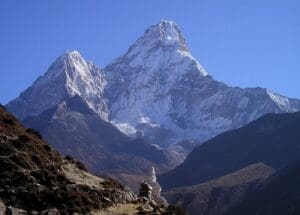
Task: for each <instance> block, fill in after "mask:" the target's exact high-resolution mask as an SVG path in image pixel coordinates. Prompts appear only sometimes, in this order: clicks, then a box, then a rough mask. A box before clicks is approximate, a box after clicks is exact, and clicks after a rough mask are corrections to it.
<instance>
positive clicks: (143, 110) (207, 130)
mask: <svg viewBox="0 0 300 215" xmlns="http://www.w3.org/2000/svg"><path fill="white" fill-rule="evenodd" d="M75 94H77V95H79V96H80V97H81V98H82V100H83V101H84V102H86V103H87V104H88V106H89V107H90V108H91V109H92V110H93V111H94V112H95V113H96V114H97V115H99V116H100V117H101V118H102V119H104V120H105V121H108V122H111V123H112V124H114V125H115V126H117V127H118V128H119V130H121V131H122V132H124V133H126V134H127V135H131V136H136V134H138V135H137V136H138V137H143V138H145V139H147V140H150V141H151V142H153V143H156V144H158V145H160V146H163V147H168V146H169V145H170V144H171V143H176V142H179V141H181V140H184V139H194V140H197V141H204V140H207V139H209V138H211V137H213V136H215V135H217V134H219V133H221V132H223V131H226V130H229V129H233V128H238V127H240V126H242V125H245V124H246V123H248V122H250V121H252V120H254V119H257V118H258V117H260V116H262V115H264V114H266V113H271V112H272V113H281V112H294V111H297V110H300V101H299V100H297V99H289V98H287V97H284V96H281V95H278V94H276V93H273V92H270V91H269V90H267V89H264V88H247V89H241V88H238V87H229V86H227V85H226V84H224V83H222V82H218V81H216V80H214V79H213V78H212V77H211V76H210V75H208V73H207V72H206V71H205V69H204V68H203V67H202V66H201V65H200V63H199V62H198V61H197V60H196V59H195V58H194V57H193V56H192V54H191V53H190V51H189V50H188V48H187V45H186V42H185V39H184V37H183V34H182V32H181V31H180V29H179V27H178V25H177V24H176V23H175V22H173V21H166V20H162V21H160V22H159V23H158V24H156V25H152V26H150V27H149V28H148V29H147V30H146V31H145V33H144V34H143V35H142V36H141V37H140V38H138V39H137V41H136V42H135V43H133V45H131V46H130V48H129V49H128V51H127V52H126V53H125V54H123V55H121V56H120V57H118V58H117V59H116V60H114V61H113V62H112V63H110V64H109V65H107V66H106V67H105V68H104V69H99V68H98V67H97V66H95V65H94V64H92V63H89V62H86V61H85V60H84V59H83V58H82V57H81V55H80V54H79V53H78V52H76V51H74V52H68V53H66V54H64V55H62V56H61V57H60V58H58V59H57V60H56V61H55V62H54V63H53V64H52V66H51V67H50V68H49V70H48V71H47V72H46V74H45V75H44V76H42V77H40V78H38V79H37V81H36V82H35V83H34V84H33V85H32V86H31V87H29V88H28V89H27V90H26V91H25V92H23V93H21V95H20V96H19V98H17V99H15V100H14V101H12V102H10V103H9V104H8V105H7V108H8V109H9V110H10V111H12V112H13V113H15V114H16V115H17V116H18V117H20V118H21V119H24V118H26V117H28V116H30V115H33V116H36V115H38V114H40V113H41V112H43V111H45V110H46V109H48V108H51V107H53V106H55V105H57V104H58V103H60V102H62V101H63V100H65V99H67V98H70V97H72V96H74V95H75Z"/></svg>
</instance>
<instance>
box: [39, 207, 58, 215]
mask: <svg viewBox="0 0 300 215" xmlns="http://www.w3.org/2000/svg"><path fill="white" fill-rule="evenodd" d="M42 215H60V212H59V211H58V210H57V209H56V208H53V209H48V210H44V211H43V212H42Z"/></svg>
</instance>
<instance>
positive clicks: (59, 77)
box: [7, 51, 107, 119]
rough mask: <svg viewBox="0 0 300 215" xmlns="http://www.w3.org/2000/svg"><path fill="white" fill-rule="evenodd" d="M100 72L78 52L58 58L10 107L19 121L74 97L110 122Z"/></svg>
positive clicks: (8, 106)
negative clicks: (76, 96)
mask: <svg viewBox="0 0 300 215" xmlns="http://www.w3.org/2000/svg"><path fill="white" fill-rule="evenodd" d="M102 76H103V75H102V74H101V70H100V69H99V68H98V67H97V66H95V65H94V64H93V63H90V62H87V61H85V60H84V59H83V58H82V56H81V54H80V53H79V52H78V51H72V52H69V51H67V52H66V53H64V54H63V55H61V56H60V57H58V58H57V59H56V60H55V61H54V63H52V65H51V66H50V67H49V69H48V70H47V72H46V73H45V74H44V75H43V76H41V77H39V78H38V79H37V80H36V81H35V82H34V83H33V85H32V86H31V87H29V88H28V89H26V90H25V91H24V92H23V93H21V94H20V96H19V97H18V98H17V99H15V100H14V101H12V102H10V103H9V104H8V105H7V108H8V109H9V110H10V111H12V112H13V113H14V114H15V115H16V116H17V117H19V118H20V119H25V118H26V117H28V116H37V115H39V114H40V113H42V112H43V111H45V110H47V109H48V108H51V107H53V106H55V105H57V104H58V103H60V102H61V101H63V100H65V99H67V98H70V97H72V96H74V95H79V96H81V97H82V98H83V99H84V100H85V101H86V102H87V104H88V105H89V107H90V108H91V109H93V110H94V111H95V112H96V113H97V114H99V115H100V116H101V117H102V118H104V119H107V110H106V105H105V103H104V101H103V97H102V91H103V88H104V85H105V80H104V78H103V77H102Z"/></svg>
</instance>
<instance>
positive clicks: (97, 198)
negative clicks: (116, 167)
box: [0, 106, 179, 215]
mask: <svg viewBox="0 0 300 215" xmlns="http://www.w3.org/2000/svg"><path fill="white" fill-rule="evenodd" d="M172 210H173V212H170V211H172ZM118 211H119V212H120V213H119V214H121V212H122V214H135V213H136V214H137V213H140V214H179V212H178V211H177V210H176V209H174V208H172V207H169V208H166V207H165V206H162V205H158V204H156V203H155V202H153V201H150V199H149V198H146V197H145V198H144V197H139V198H138V197H137V196H135V195H134V194H133V193H132V192H131V191H130V190H127V189H125V188H124V187H123V186H122V185H120V184H119V183H117V182H116V181H113V180H110V179H104V178H100V177H97V176H94V175H92V174H90V173H88V172H87V171H86V170H85V168H84V166H83V165H82V164H81V163H79V162H77V161H74V160H73V159H72V158H71V157H66V158H62V157H61V156H60V155H59V153H58V152H56V151H54V150H53V149H51V147H49V145H48V144H47V143H46V142H45V141H44V140H43V139H42V137H41V136H40V134H39V133H38V132H36V131H35V130H32V129H26V128H25V127H23V126H22V125H21V124H20V123H19V122H18V121H17V120H16V119H15V118H14V117H13V116H12V115H11V114H9V113H8V112H7V111H6V110H5V109H4V107H2V106H0V214H16V215H17V214H75V213H77V214H118ZM176 211H177V212H176Z"/></svg>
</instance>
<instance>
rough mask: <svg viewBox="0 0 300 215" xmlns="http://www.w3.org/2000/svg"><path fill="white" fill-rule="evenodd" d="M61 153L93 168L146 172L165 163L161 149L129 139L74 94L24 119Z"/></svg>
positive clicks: (104, 170) (94, 169) (164, 166)
mask: <svg viewBox="0 0 300 215" xmlns="http://www.w3.org/2000/svg"><path fill="white" fill-rule="evenodd" d="M24 123H25V125H26V126H28V127H31V128H34V129H37V130H39V131H40V132H41V134H42V135H43V136H44V137H45V138H46V139H47V140H48V141H49V142H50V143H51V145H52V146H53V147H54V148H55V149H57V150H59V151H60V152H61V153H62V154H64V155H72V156H73V157H74V158H76V159H78V160H80V161H82V162H83V163H84V164H85V165H86V166H87V167H88V169H90V170H91V171H93V172H96V173H99V172H106V173H108V172H110V173H112V172H122V173H135V174H141V173H148V172H149V171H150V169H151V168H152V167H156V168H157V169H164V168H167V167H168V162H169V161H168V159H167V156H166V154H165V152H164V151H163V150H162V149H160V148H158V147H157V146H155V145H152V144H149V143H147V142H146V141H144V140H143V139H132V138H129V137H128V136H126V135H125V134H123V133H121V132H120V131H119V130H118V129H117V128H116V127H115V126H114V125H112V124H111V123H109V122H106V121H104V120H103V119H102V118H101V117H100V116H99V115H97V114H96V113H95V112H94V111H93V110H92V109H90V108H89V106H88V105H87V104H86V102H85V101H83V99H81V97H80V96H78V95H75V96H73V97H71V98H68V99H66V100H64V101H62V102H61V103H59V104H58V105H56V106H54V107H53V108H50V109H48V110H46V111H44V112H42V113H41V114H40V115H39V116H36V117H29V118H26V119H25V120H24Z"/></svg>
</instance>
